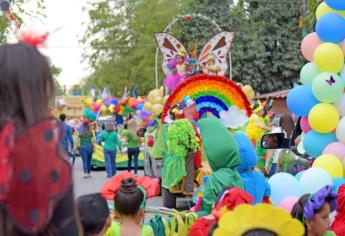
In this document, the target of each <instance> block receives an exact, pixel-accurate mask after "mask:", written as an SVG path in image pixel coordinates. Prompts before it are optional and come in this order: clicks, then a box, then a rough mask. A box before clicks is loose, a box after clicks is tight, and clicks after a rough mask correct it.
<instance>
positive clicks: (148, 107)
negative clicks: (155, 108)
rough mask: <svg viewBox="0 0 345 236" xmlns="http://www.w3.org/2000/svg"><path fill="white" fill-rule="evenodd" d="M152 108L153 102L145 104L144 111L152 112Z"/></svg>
mask: <svg viewBox="0 0 345 236" xmlns="http://www.w3.org/2000/svg"><path fill="white" fill-rule="evenodd" d="M151 107H152V103H151V102H145V104H144V110H146V111H150V110H151Z"/></svg>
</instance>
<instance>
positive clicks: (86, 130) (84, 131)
mask: <svg viewBox="0 0 345 236" xmlns="http://www.w3.org/2000/svg"><path fill="white" fill-rule="evenodd" d="M90 132H91V130H90V125H89V123H87V122H84V123H83V126H82V129H81V133H80V134H81V135H83V136H84V135H89V134H90Z"/></svg>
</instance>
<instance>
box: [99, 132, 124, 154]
mask: <svg viewBox="0 0 345 236" xmlns="http://www.w3.org/2000/svg"><path fill="white" fill-rule="evenodd" d="M101 141H102V142H104V146H103V148H104V150H108V151H115V150H116V146H117V147H118V148H119V150H121V149H122V148H121V142H120V140H119V137H118V136H117V133H116V132H115V131H112V132H109V131H106V130H105V131H102V133H101Z"/></svg>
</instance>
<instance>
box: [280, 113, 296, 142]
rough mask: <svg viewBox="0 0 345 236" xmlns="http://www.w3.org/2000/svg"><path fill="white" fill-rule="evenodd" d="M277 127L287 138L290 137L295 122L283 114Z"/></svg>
mask: <svg viewBox="0 0 345 236" xmlns="http://www.w3.org/2000/svg"><path fill="white" fill-rule="evenodd" d="M279 126H280V127H281V128H282V130H284V131H285V133H286V135H287V137H288V138H290V137H291V136H292V132H293V131H294V129H295V122H294V121H293V119H292V116H291V115H290V114H287V113H286V114H284V115H283V116H282V117H280V120H279Z"/></svg>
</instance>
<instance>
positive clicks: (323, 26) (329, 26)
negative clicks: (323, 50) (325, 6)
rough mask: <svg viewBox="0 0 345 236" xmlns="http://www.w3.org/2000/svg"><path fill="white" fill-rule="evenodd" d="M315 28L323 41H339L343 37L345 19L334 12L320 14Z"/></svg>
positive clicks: (344, 33) (344, 37)
mask: <svg viewBox="0 0 345 236" xmlns="http://www.w3.org/2000/svg"><path fill="white" fill-rule="evenodd" d="M315 28H316V30H315V31H316V33H317V36H319V38H320V39H321V40H322V41H323V42H331V43H340V42H342V41H343V40H344V39H345V20H344V18H343V17H342V16H340V15H338V14H336V13H327V14H325V15H323V16H321V17H320V19H319V20H318V21H317V22H316V27H315Z"/></svg>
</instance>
